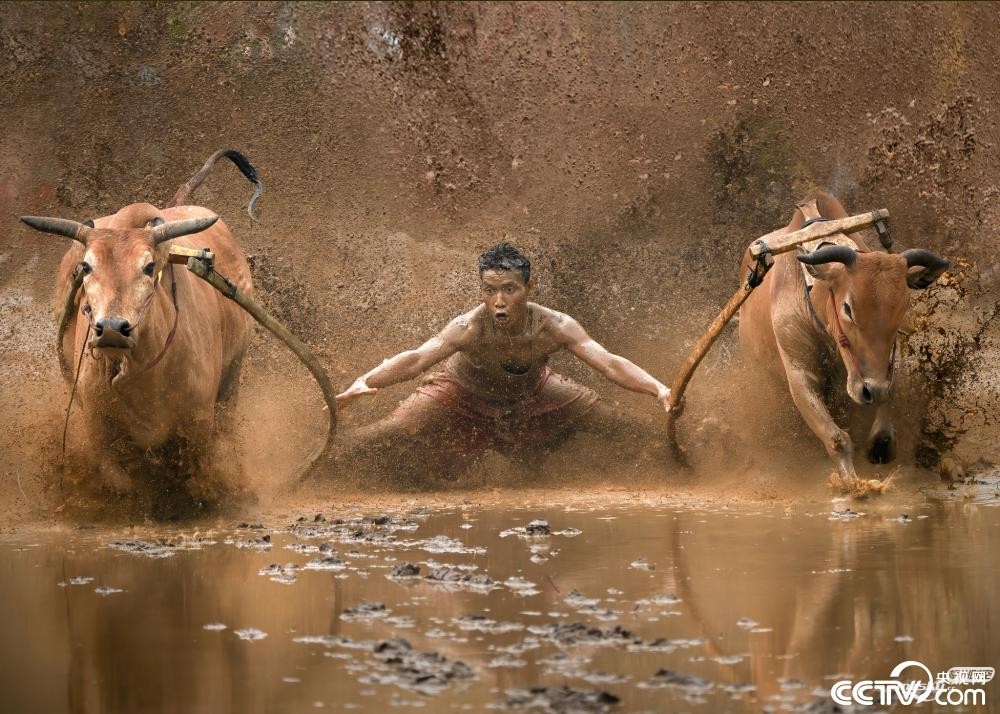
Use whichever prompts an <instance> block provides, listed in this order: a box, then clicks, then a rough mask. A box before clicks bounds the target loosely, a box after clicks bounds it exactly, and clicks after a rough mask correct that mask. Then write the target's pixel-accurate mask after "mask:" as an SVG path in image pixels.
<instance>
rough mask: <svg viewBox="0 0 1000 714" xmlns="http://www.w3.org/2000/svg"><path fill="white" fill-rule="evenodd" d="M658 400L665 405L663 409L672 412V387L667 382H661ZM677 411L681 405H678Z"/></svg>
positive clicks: (657, 389)
mask: <svg viewBox="0 0 1000 714" xmlns="http://www.w3.org/2000/svg"><path fill="white" fill-rule="evenodd" d="M656 401H658V402H659V403H660V404H662V405H663V410H664V411H665V412H667V413H668V414H669V413H670V410H671V408H672V407H671V406H670V387H668V386H667V385H665V384H661V385H659V386H658V387H657V388H656ZM677 406H678V409H677V411H680V405H677Z"/></svg>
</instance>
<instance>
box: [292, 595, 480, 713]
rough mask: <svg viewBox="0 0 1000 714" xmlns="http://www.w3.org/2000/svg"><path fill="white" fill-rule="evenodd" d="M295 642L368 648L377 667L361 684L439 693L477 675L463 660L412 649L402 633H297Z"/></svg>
mask: <svg viewBox="0 0 1000 714" xmlns="http://www.w3.org/2000/svg"><path fill="white" fill-rule="evenodd" d="M383 607H384V606H383ZM295 642H301V643H303V644H319V645H323V646H324V647H328V648H329V647H343V648H345V649H351V650H367V651H368V652H370V653H371V655H372V657H373V658H374V662H373V663H372V664H374V665H375V666H376V667H377V668H378V669H377V670H376V671H368V672H366V673H365V674H364V675H363V676H362V677H360V678H359V681H360V682H361V683H362V684H393V685H395V686H397V687H401V688H403V689H408V690H412V691H415V692H419V693H420V694H426V695H429V696H433V695H435V694H440V693H441V692H442V691H444V690H445V689H446V688H447V687H448V686H450V685H451V683H452V682H454V681H456V680H471V679H475V678H476V674H475V672H474V671H473V670H472V668H470V667H469V666H468V665H466V664H465V663H464V662H459V661H455V660H449V659H448V658H447V657H445V656H443V655H441V654H438V653H437V652H420V651H418V650H415V649H413V647H412V646H411V645H410V643H409V642H407V641H406V640H405V639H403V638H402V637H394V638H392V639H389V640H380V641H372V640H363V641H354V640H352V639H350V638H349V637H341V636H339V635H310V636H307V637H296V638H295Z"/></svg>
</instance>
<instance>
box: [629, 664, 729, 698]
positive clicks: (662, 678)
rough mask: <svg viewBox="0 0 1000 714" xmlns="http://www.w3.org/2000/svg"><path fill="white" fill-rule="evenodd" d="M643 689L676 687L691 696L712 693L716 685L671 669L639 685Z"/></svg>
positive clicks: (660, 672)
mask: <svg viewBox="0 0 1000 714" xmlns="http://www.w3.org/2000/svg"><path fill="white" fill-rule="evenodd" d="M639 686H640V687H642V688H643V689H656V688H660V687H676V688H678V689H683V690H685V691H687V692H688V693H689V694H704V693H706V692H708V691H710V690H711V689H712V688H713V687H714V686H715V685H714V684H712V682H709V681H708V680H707V679H704V678H702V677H698V676H696V675H693V674H678V673H677V672H671V671H670V670H669V669H658V670H656V672H655V673H654V674H653V676H652V677H650V678H649V679H647V680H646V681H645V682H641V683H640V684H639Z"/></svg>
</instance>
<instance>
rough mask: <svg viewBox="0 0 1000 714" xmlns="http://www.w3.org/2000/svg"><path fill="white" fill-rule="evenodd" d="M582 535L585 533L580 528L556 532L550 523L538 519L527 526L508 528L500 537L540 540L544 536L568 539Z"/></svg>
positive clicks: (501, 532)
mask: <svg viewBox="0 0 1000 714" xmlns="http://www.w3.org/2000/svg"><path fill="white" fill-rule="evenodd" d="M581 533H583V531H581V530H580V529H579V528H564V529H563V530H561V531H554V530H552V528H551V527H550V526H549V522H548V521H543V520H541V519H538V520H534V521H531V522H530V523H529V524H528V525H526V526H514V527H513V528H508V529H507V530H505V531H500V537H501V538H506V537H507V536H520V537H521V538H539V537H544V536H565V537H567V538H573V537H575V536H578V535H580V534H581Z"/></svg>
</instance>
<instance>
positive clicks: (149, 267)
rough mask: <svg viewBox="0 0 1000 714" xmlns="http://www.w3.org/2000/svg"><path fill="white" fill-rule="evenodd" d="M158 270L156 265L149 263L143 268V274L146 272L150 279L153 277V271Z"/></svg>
mask: <svg viewBox="0 0 1000 714" xmlns="http://www.w3.org/2000/svg"><path fill="white" fill-rule="evenodd" d="M154 270H156V263H154V262H153V261H149V262H148V263H146V264H145V265H144V266H142V272H144V273H145V274H146V275H148V276H149V277H153V271H154Z"/></svg>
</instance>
